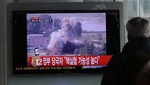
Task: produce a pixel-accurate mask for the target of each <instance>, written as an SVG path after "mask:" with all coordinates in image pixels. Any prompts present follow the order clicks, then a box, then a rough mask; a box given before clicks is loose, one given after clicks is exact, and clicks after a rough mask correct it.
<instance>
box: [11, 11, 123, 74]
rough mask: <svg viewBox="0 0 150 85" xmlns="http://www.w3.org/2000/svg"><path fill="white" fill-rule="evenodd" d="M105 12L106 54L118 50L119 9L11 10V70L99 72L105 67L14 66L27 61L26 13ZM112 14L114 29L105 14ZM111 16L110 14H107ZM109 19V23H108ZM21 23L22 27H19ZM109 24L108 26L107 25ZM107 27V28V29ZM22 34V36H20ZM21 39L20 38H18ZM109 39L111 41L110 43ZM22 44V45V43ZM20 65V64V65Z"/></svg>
mask: <svg viewBox="0 0 150 85" xmlns="http://www.w3.org/2000/svg"><path fill="white" fill-rule="evenodd" d="M103 12H105V13H106V36H107V43H108V42H109V44H107V47H110V48H109V49H107V53H108V55H114V54H117V53H119V52H120V15H119V10H17V11H12V14H13V20H12V23H13V24H12V25H13V30H12V31H13V33H12V36H13V40H12V41H13V44H12V47H13V48H12V50H13V52H12V53H13V72H14V74H48V73H100V72H103V71H104V69H105V67H103V68H101V69H82V70H80V69H77V70H61V71H60V70H57V71H56V70H51V71H49V70H45V71H40V70H34V71H25V70H22V71H17V70H16V69H15V68H16V67H21V66H23V67H26V65H27V62H26V63H25V62H24V63H22V61H27V49H25V48H26V47H27V41H26V36H27V34H26V31H27V27H26V24H25V25H23V24H24V23H26V16H25V15H26V13H103ZM15 13H18V14H22V13H23V14H24V16H19V15H15ZM108 13H109V14H113V13H117V14H118V15H116V17H117V18H116V19H118V20H116V21H117V22H116V25H117V26H116V30H114V29H113V26H114V24H113V23H112V24H111V23H110V22H111V21H110V20H108V17H107V16H108V15H107V14H108ZM109 17H111V16H109ZM16 19H17V20H21V21H22V22H20V21H18V22H19V23H16ZM108 21H109V24H108ZM114 23H115V22H114ZM18 24H21V25H22V26H23V27H22V28H23V29H20V25H19V26H18ZM108 25H110V26H108ZM108 28H109V29H108ZM22 36H23V38H22ZM20 39H21V40H20ZM110 41H113V42H111V43H110ZM21 43H22V44H23V45H22V44H21ZM18 51H19V52H18ZM17 56H18V57H19V56H23V57H22V58H19V59H17V58H18V57H17ZM20 65H21V66H20Z"/></svg>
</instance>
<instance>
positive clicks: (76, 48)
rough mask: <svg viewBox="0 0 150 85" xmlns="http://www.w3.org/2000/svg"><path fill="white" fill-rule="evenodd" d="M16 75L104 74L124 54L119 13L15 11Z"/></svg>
mask: <svg viewBox="0 0 150 85" xmlns="http://www.w3.org/2000/svg"><path fill="white" fill-rule="evenodd" d="M12 15H13V20H12V23H13V35H12V36H13V44H12V46H13V72H14V74H49V73H100V72H102V71H103V70H104V68H105V66H106V65H107V63H108V62H109V60H110V58H111V57H112V56H113V55H114V54H117V53H118V52H120V21H119V20H120V16H119V10H57V11H56V10H55V11H54V10H30V11H28V10H24V11H19V10H18V11H13V12H12Z"/></svg>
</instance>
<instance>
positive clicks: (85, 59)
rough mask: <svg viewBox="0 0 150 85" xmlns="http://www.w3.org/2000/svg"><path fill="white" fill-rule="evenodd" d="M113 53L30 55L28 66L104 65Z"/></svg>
mask: <svg viewBox="0 0 150 85" xmlns="http://www.w3.org/2000/svg"><path fill="white" fill-rule="evenodd" d="M111 57H112V56H111V55H103V56H28V58H27V62H28V66H102V65H103V66H104V65H107V64H108V62H109V60H110V59H111Z"/></svg>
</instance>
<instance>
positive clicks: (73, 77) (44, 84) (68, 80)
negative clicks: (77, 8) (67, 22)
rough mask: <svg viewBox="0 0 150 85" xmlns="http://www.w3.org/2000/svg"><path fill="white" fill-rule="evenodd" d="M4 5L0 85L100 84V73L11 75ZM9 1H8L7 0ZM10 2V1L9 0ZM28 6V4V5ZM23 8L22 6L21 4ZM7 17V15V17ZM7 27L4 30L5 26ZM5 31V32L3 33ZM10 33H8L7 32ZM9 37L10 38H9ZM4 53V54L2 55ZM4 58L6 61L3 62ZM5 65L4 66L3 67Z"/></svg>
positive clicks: (1, 33) (1, 22)
mask: <svg viewBox="0 0 150 85" xmlns="http://www.w3.org/2000/svg"><path fill="white" fill-rule="evenodd" d="M7 1H8V0H7ZM7 1H6V2H3V4H4V5H2V4H0V8H1V7H2V8H3V9H0V13H1V16H0V18H1V19H0V20H1V21H0V28H2V29H1V30H0V35H1V37H0V39H1V42H0V46H2V47H1V49H0V51H1V53H0V58H1V59H0V60H1V62H0V64H1V65H0V66H1V67H0V71H2V72H0V73H1V74H2V75H1V76H0V77H1V79H0V82H1V84H2V85H91V84H92V85H100V82H101V78H102V74H57V75H54V74H48V75H13V73H12V55H11V52H10V49H11V44H10V42H8V41H10V40H11V38H8V37H7V35H6V33H5V32H7V33H9V32H10V30H11V26H10V25H8V24H6V22H5V19H6V18H4V17H5V16H6V14H5V12H4V13H2V11H4V10H5V3H7ZM8 2H9V1H8ZM10 2H11V1H10ZM29 6H30V5H29ZM22 8H24V6H22ZM7 18H9V16H8V17H7ZM5 25H6V26H7V28H9V29H7V30H6V27H5ZM3 33H5V34H3ZM8 35H10V34H8ZM4 38H5V39H6V38H7V40H6V41H7V43H8V45H7V46H6V47H4V46H5V45H6V44H4V43H5V42H3V40H5V39H4ZM9 39H10V40H9ZM4 54H5V55H4ZM5 60H6V62H5ZM5 66H6V67H5Z"/></svg>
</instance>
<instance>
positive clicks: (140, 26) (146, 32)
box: [126, 17, 150, 40]
mask: <svg viewBox="0 0 150 85" xmlns="http://www.w3.org/2000/svg"><path fill="white" fill-rule="evenodd" d="M126 28H127V32H128V40H132V39H137V38H139V37H150V28H149V22H148V20H146V19H143V18H141V17H135V18H132V19H130V20H129V21H128V23H127V25H126Z"/></svg>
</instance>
